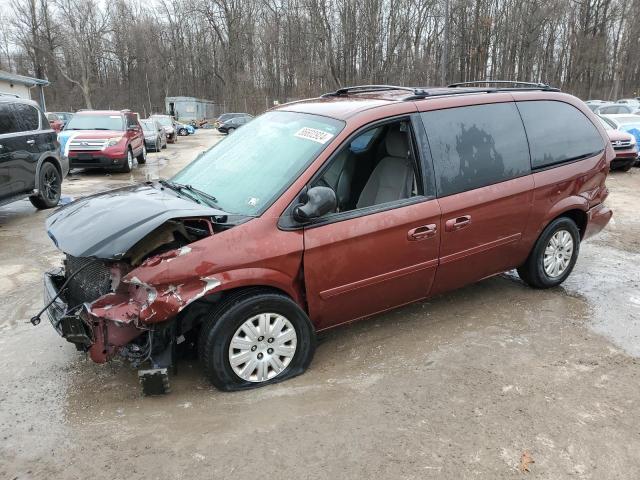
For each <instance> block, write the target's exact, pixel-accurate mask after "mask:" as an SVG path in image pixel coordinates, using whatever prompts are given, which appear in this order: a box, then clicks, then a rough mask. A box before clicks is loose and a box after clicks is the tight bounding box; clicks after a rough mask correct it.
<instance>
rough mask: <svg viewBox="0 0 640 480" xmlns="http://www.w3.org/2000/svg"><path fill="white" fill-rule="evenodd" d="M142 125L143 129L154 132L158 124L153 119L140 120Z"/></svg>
mask: <svg viewBox="0 0 640 480" xmlns="http://www.w3.org/2000/svg"><path fill="white" fill-rule="evenodd" d="M140 125H142V129H143V130H146V131H147V132H153V131H155V129H156V125H155V122H154V121H153V120H140Z"/></svg>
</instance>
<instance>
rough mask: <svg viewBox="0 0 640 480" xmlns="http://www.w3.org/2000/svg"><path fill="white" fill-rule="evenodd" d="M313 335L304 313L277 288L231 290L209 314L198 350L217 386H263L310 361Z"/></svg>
mask: <svg viewBox="0 0 640 480" xmlns="http://www.w3.org/2000/svg"><path fill="white" fill-rule="evenodd" d="M314 351H315V334H314V331H313V327H312V325H311V322H310V321H309V318H308V317H307V315H306V313H305V312H304V311H303V310H302V309H301V308H300V307H299V306H298V305H297V304H296V303H295V302H294V301H293V300H291V299H290V298H289V297H287V296H285V295H282V294H280V293H274V292H269V291H260V290H246V291H241V292H238V293H235V294H231V295H230V296H229V297H228V298H227V299H226V300H223V302H222V303H221V304H220V305H218V307H217V308H216V309H215V310H214V311H213V312H212V313H211V314H210V316H209V318H208V319H207V320H206V321H205V322H204V324H203V326H202V330H201V332H200V340H199V345H198V353H199V356H200V361H201V363H202V365H203V367H204V371H205V374H206V375H207V377H209V379H210V380H211V382H212V383H213V384H214V385H215V386H216V387H218V388H219V389H221V390H243V389H248V388H256V387H262V386H265V385H269V384H272V383H276V382H280V381H282V380H286V379H288V378H291V377H294V376H296V375H299V374H301V373H302V372H304V371H305V370H306V368H307V367H308V366H309V364H310V363H311V359H312V358H313V353H314Z"/></svg>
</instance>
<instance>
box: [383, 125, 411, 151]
mask: <svg viewBox="0 0 640 480" xmlns="http://www.w3.org/2000/svg"><path fill="white" fill-rule="evenodd" d="M385 147H386V148H387V155H389V156H390V157H401V158H407V157H408V156H409V145H408V144H407V133H406V132H401V131H400V129H399V128H397V127H396V128H393V129H392V130H389V131H388V132H387V138H386V139H385Z"/></svg>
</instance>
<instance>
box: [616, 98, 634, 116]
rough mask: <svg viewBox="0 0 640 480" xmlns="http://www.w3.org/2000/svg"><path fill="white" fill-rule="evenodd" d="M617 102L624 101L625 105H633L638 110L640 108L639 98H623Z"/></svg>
mask: <svg viewBox="0 0 640 480" xmlns="http://www.w3.org/2000/svg"><path fill="white" fill-rule="evenodd" d="M616 103H622V104H625V105H629V106H632V107H633V108H635V109H636V110H637V109H638V108H640V100H638V99H637V98H621V99H620V100H618V101H617V102H616ZM621 113H622V112H621Z"/></svg>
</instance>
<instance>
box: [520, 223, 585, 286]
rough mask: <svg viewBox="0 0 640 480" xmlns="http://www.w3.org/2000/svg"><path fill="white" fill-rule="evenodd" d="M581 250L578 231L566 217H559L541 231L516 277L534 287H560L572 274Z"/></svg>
mask: <svg viewBox="0 0 640 480" xmlns="http://www.w3.org/2000/svg"><path fill="white" fill-rule="evenodd" d="M579 251H580V231H579V230H578V226H577V225H576V223H575V222H574V221H573V220H571V219H570V218H568V217H559V218H556V219H555V220H554V221H553V222H551V223H550V224H549V225H547V227H546V228H545V229H544V231H543V232H542V234H541V235H540V237H539V238H538V240H537V241H536V244H535V245H534V247H533V250H532V251H531V253H530V254H529V258H527V261H526V262H525V263H524V265H522V266H521V267H519V268H518V275H520V278H521V279H522V280H524V281H525V283H527V284H528V285H529V286H531V287H533V288H541V289H543V288H551V287H556V286H558V285H560V284H561V283H562V282H564V281H565V280H566V279H567V277H568V276H569V275H570V274H571V271H572V270H573V267H574V266H575V264H576V261H577V260H578V253H579Z"/></svg>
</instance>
